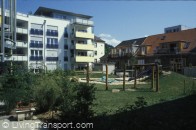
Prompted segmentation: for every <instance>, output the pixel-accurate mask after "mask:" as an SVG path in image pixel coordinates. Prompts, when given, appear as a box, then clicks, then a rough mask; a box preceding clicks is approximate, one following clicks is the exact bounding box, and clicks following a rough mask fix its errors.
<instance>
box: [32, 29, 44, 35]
mask: <svg viewBox="0 0 196 130" xmlns="http://www.w3.org/2000/svg"><path fill="white" fill-rule="evenodd" d="M30 34H33V35H43V30H42V29H34V28H31V30H30Z"/></svg>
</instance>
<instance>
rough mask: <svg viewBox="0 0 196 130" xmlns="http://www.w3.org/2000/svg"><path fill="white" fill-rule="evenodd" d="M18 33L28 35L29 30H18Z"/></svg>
mask: <svg viewBox="0 0 196 130" xmlns="http://www.w3.org/2000/svg"><path fill="white" fill-rule="evenodd" d="M16 32H17V33H21V34H28V30H27V29H25V28H18V27H17V28H16Z"/></svg>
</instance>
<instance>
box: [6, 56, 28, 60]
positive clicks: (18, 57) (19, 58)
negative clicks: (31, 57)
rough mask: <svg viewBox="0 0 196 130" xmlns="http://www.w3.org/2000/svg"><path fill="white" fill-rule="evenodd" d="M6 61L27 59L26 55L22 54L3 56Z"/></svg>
mask: <svg viewBox="0 0 196 130" xmlns="http://www.w3.org/2000/svg"><path fill="white" fill-rule="evenodd" d="M5 60H7V61H27V56H24V55H12V56H10V57H5Z"/></svg>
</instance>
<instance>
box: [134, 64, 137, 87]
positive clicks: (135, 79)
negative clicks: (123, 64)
mask: <svg viewBox="0 0 196 130" xmlns="http://www.w3.org/2000/svg"><path fill="white" fill-rule="evenodd" d="M134 70H135V71H134V88H136V85H137V67H136V66H135V68H134Z"/></svg>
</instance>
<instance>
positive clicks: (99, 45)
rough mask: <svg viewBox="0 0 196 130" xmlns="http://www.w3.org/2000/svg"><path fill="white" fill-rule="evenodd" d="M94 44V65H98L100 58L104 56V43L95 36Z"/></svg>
mask: <svg viewBox="0 0 196 130" xmlns="http://www.w3.org/2000/svg"><path fill="white" fill-rule="evenodd" d="M94 43H95V44H94V46H95V48H94V63H99V62H100V58H101V57H102V56H104V55H105V41H103V40H102V39H100V38H99V37H96V36H95V38H94Z"/></svg>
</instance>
